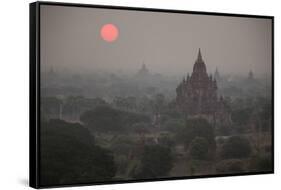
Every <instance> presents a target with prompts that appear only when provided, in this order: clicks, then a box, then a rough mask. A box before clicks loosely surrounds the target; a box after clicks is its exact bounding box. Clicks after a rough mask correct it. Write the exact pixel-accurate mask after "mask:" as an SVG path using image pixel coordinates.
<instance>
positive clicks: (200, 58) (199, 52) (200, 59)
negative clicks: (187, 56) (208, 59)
mask: <svg viewBox="0 0 281 190" xmlns="http://www.w3.org/2000/svg"><path fill="white" fill-rule="evenodd" d="M202 60H203V59H202V55H201V49H200V48H199V51H198V56H197V61H202Z"/></svg>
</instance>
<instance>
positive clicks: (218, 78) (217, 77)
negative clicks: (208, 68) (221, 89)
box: [214, 67, 221, 82]
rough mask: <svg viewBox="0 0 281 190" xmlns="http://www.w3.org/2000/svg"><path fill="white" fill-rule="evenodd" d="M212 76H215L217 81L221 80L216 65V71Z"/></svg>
mask: <svg viewBox="0 0 281 190" xmlns="http://www.w3.org/2000/svg"><path fill="white" fill-rule="evenodd" d="M214 77H215V79H216V81H217V82H219V81H220V80H221V76H220V73H219V70H218V68H217V67H216V71H215V74H214Z"/></svg>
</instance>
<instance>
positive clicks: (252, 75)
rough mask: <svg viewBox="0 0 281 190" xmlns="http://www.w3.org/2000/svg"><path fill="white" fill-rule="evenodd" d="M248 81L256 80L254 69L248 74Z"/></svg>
mask: <svg viewBox="0 0 281 190" xmlns="http://www.w3.org/2000/svg"><path fill="white" fill-rule="evenodd" d="M248 79H250V80H253V79H254V73H253V71H252V69H251V70H250V71H249V73H248Z"/></svg>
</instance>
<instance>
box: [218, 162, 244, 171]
mask: <svg viewBox="0 0 281 190" xmlns="http://www.w3.org/2000/svg"><path fill="white" fill-rule="evenodd" d="M216 171H217V172H218V173H240V172H243V171H244V163H243V162H242V161H241V160H239V159H228V160H223V161H221V162H219V163H218V164H217V166H216Z"/></svg>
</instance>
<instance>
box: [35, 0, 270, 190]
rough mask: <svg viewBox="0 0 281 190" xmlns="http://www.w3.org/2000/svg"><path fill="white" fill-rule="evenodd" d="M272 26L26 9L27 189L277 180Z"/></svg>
mask: <svg viewBox="0 0 281 190" xmlns="http://www.w3.org/2000/svg"><path fill="white" fill-rule="evenodd" d="M273 34H274V18H273V17H272V16H261V15H242V14H228V13H211V12H194V11H183V10H162V9H148V8H132V7H116V6H102V5H86V4H68V3H54V2H34V3H31V4H30V186H31V187H34V188H44V187H58V186H77V185H92V184H113V183H128V182H145V181H159V180H174V179H190V178H203V177H222V176H236V175H252V174H269V173H273V172H274V143H273V142H274V130H273V129H274V128H273V126H274V117H273V115H274V113H273V112H274V109H273V105H274V104H273V103H274V96H273V95H274V93H273V92H274V83H273V82H274V81H273V74H274V73H273V70H274V67H273V66H274V65H273V62H274V49H273V48H274V45H273V44H274V35H273Z"/></svg>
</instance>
